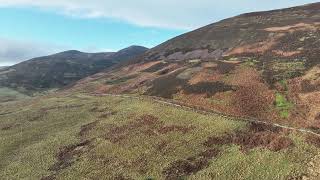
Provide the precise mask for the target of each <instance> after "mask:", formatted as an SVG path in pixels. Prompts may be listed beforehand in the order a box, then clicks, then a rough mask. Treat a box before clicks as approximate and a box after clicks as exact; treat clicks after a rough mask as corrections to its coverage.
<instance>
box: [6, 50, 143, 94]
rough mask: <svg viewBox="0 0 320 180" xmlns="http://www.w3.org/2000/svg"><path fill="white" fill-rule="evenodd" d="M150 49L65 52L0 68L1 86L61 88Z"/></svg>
mask: <svg viewBox="0 0 320 180" xmlns="http://www.w3.org/2000/svg"><path fill="white" fill-rule="evenodd" d="M146 50H147V48H145V47H141V46H131V47H129V48H126V49H123V50H120V51H118V52H107V53H84V52H80V51H75V50H71V51H65V52H61V53H58V54H54V55H50V56H45V57H39V58H34V59H31V60H28V61H25V62H22V63H19V64H17V65H14V66H11V67H8V68H5V69H2V70H1V69H0V86H6V87H11V88H25V89H27V90H43V89H50V88H60V87H62V86H65V85H68V84H70V83H72V82H75V81H76V80H79V79H81V78H84V77H86V76H89V75H92V74H95V73H97V72H99V71H101V70H103V69H105V68H107V67H110V66H112V65H115V64H117V63H119V62H122V61H126V60H128V59H130V58H133V57H135V56H138V55H140V54H142V53H144V52H145V51H146Z"/></svg>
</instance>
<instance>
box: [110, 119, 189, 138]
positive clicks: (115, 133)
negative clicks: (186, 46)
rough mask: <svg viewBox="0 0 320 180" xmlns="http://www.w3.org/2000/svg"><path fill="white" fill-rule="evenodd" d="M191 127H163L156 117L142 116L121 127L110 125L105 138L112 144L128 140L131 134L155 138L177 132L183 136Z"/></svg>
mask: <svg viewBox="0 0 320 180" xmlns="http://www.w3.org/2000/svg"><path fill="white" fill-rule="evenodd" d="M192 129H193V127H187V126H178V125H165V124H164V123H163V122H162V121H160V120H159V119H158V118H157V117H155V116H152V115H143V116H141V117H140V118H137V119H136V120H134V121H132V122H129V123H128V124H125V125H122V126H115V125H110V126H109V130H108V132H107V134H106V136H105V138H106V139H108V140H109V141H111V142H112V143H118V142H121V141H122V140H125V139H128V138H129V137H130V135H131V134H132V133H135V134H141V135H146V136H157V135H159V134H167V133H170V132H179V133H182V134H185V133H187V132H189V131H191V130H192Z"/></svg>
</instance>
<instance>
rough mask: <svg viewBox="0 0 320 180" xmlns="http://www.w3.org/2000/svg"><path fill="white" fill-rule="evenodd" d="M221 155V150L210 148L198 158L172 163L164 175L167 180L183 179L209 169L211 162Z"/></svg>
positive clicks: (164, 171)
mask: <svg viewBox="0 0 320 180" xmlns="http://www.w3.org/2000/svg"><path fill="white" fill-rule="evenodd" d="M219 153H220V150H219V149H216V148H210V149H208V150H206V151H204V152H201V153H200V154H198V155H196V156H192V157H189V158H187V159H183V160H178V161H175V162H172V163H170V164H169V165H168V166H167V167H166V168H164V170H163V172H162V173H163V175H164V176H165V179H166V180H176V179H183V178H185V177H187V176H190V175H191V174H194V173H196V172H198V171H200V170H202V169H204V168H206V167H208V166H209V164H210V160H211V159H212V158H214V157H216V156H218V154H219Z"/></svg>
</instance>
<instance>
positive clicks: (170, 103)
mask: <svg viewBox="0 0 320 180" xmlns="http://www.w3.org/2000/svg"><path fill="white" fill-rule="evenodd" d="M90 95H93V96H112V97H121V98H129V99H149V100H153V101H155V102H157V103H160V104H165V105H168V106H174V107H178V108H183V109H186V110H189V111H195V112H198V113H201V114H214V115H219V116H222V117H225V118H228V119H230V120H237V121H247V122H254V123H258V124H265V125H270V126H273V127H279V128H282V129H288V130H292V131H298V132H302V133H306V134H312V135H315V136H318V137H320V134H318V133H316V132H313V131H311V130H308V129H300V128H294V127H290V126H286V125H281V124H277V123H269V122H266V121H263V120H259V119H254V118H248V117H235V116H230V115H227V114H223V113H221V112H216V111H213V110H205V109H203V108H200V107H190V106H187V105H182V104H181V103H179V102H177V101H174V100H168V99H164V98H159V97H153V96H132V95H121V94H90Z"/></svg>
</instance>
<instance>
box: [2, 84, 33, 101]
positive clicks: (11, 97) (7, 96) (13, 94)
mask: <svg viewBox="0 0 320 180" xmlns="http://www.w3.org/2000/svg"><path fill="white" fill-rule="evenodd" d="M25 98H28V96H27V95H25V94H22V93H20V92H18V91H16V90H14V89H11V88H7V87H0V103H1V102H8V101H15V100H21V99H25Z"/></svg>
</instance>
